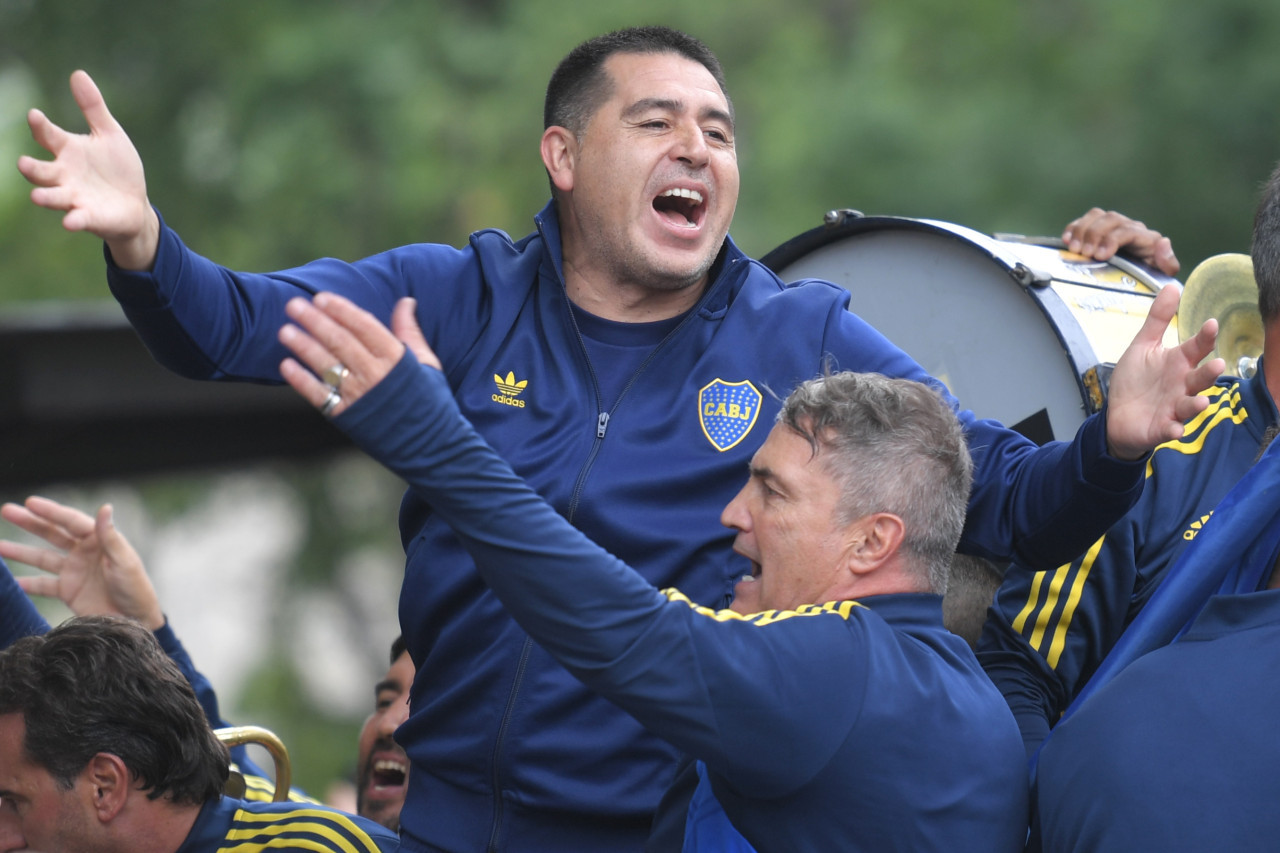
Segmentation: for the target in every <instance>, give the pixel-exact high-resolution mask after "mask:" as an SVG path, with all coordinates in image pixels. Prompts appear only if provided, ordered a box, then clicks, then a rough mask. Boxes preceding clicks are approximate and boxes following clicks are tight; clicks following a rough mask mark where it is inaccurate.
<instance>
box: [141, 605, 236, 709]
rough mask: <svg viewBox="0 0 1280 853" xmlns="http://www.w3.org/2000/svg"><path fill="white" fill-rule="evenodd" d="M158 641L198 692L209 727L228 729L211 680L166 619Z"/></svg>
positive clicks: (158, 634) (157, 632) (156, 632)
mask: <svg viewBox="0 0 1280 853" xmlns="http://www.w3.org/2000/svg"><path fill="white" fill-rule="evenodd" d="M154 633H155V637H156V640H157V641H159V643H160V648H162V649H164V653H165V654H166V655H168V656H169V659H170V660H172V661H173V662H174V663H175V664H177V665H178V669H179V670H181V671H182V676H183V677H184V678H185V679H187V683H188V684H190V685H191V689H192V690H194V691H195V692H196V698H197V699H199V700H200V707H201V708H203V709H204V715H205V716H206V717H207V718H208V719H209V725H210V726H212V727H213V728H215V729H222V728H226V727H227V726H229V725H231V724H230V723H228V722H227V721H226V720H224V719H222V716H221V714H220V712H219V711H218V695H217V694H216V693H214V691H213V685H212V684H210V683H209V679H207V678H205V677H204V675H203V674H202V673H201V672H200V671H199V670H197V669H196V666H195V664H194V663H193V662H192V661H191V655H189V654H187V649H186V647H185V646H183V645H182V641H181V640H179V639H178V635H177V634H175V633H174V632H173V628H172V627H171V626H170V625H169V621H168V620H167V619H166V620H165V623H164V625H163V626H161V627H160V628H159V629H158V630H156V631H155V632H154Z"/></svg>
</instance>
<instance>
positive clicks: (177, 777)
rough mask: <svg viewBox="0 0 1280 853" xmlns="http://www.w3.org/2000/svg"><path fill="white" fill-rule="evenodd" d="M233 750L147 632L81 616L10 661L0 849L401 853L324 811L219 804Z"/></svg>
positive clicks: (3, 693) (16, 649) (390, 840)
mask: <svg viewBox="0 0 1280 853" xmlns="http://www.w3.org/2000/svg"><path fill="white" fill-rule="evenodd" d="M227 761H228V759H227V751H226V748H225V747H223V745H222V744H221V743H220V742H219V741H218V739H217V738H216V737H215V736H214V734H213V731H212V729H210V727H209V723H208V721H207V720H206V719H205V715H204V710H203V709H202V708H201V707H200V703H199V702H198V701H197V700H196V697H195V693H194V692H193V691H192V689H191V685H189V684H188V683H187V681H186V679H185V678H184V677H183V675H182V673H181V672H179V670H178V668H177V667H176V666H175V665H174V664H173V662H172V661H170V660H169V658H167V657H166V656H165V654H164V651H163V650H162V649H161V648H160V646H159V644H158V643H156V641H155V638H154V637H153V636H152V635H151V633H150V632H149V631H147V630H146V629H145V628H143V627H142V626H141V625H138V624H137V623H135V622H133V621H132V620H129V619H122V618H119V617H114V616H83V617H74V618H72V619H70V620H68V621H66V622H64V623H63V624H61V625H59V626H58V627H57V628H54V629H53V630H51V631H50V632H49V633H47V634H44V635H39V636H32V637H25V638H23V639H21V640H18V641H17V642H16V643H14V644H13V645H12V646H10V647H9V648H7V649H5V650H4V651H2V652H0V840H2V841H3V843H4V845H6V846H5V847H4V848H3V849H5V850H17V849H24V848H27V847H31V848H34V849H37V850H40V851H42V853H72V851H75V853H97V851H104V852H105V851H121V853H123V851H130V853H175V851H181V853H198V851H205V850H208V851H214V850H218V849H222V848H224V846H225V845H226V844H227V843H228V842H229V841H234V843H235V844H236V845H242V846H239V848H238V849H243V850H254V849H262V848H265V847H268V846H269V847H271V848H273V849H281V850H310V851H316V850H321V851H324V850H331V851H335V853H337V852H338V851H342V853H353V851H366V852H367V853H374V851H393V850H396V849H398V847H399V845H398V840H397V839H396V837H395V835H393V834H392V833H390V832H388V831H387V830H386V829H384V828H383V827H381V826H378V825H377V824H374V823H372V822H369V821H364V820H361V819H359V818H355V817H352V816H350V815H345V814H343V813H342V812H339V811H335V810H333V809H328V808H325V807H323V806H312V805H303V804H298V803H290V802H285V803H251V802H249V801H247V800H234V799H230V798H228V797H224V796H223V795H222V790H223V785H224V784H225V782H226V779H227V772H228V771H227Z"/></svg>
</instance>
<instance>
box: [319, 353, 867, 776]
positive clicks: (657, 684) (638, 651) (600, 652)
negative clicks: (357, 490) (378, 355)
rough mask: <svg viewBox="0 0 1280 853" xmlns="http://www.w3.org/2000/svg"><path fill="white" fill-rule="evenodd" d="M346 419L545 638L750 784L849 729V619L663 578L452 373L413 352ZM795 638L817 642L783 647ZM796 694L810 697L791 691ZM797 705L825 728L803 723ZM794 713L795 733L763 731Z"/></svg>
mask: <svg viewBox="0 0 1280 853" xmlns="http://www.w3.org/2000/svg"><path fill="white" fill-rule="evenodd" d="M334 422H335V424H336V425H337V426H338V427H339V428H340V429H342V430H343V431H345V432H347V433H348V434H349V435H350V436H351V437H352V438H353V439H354V440H355V441H356V442H357V443H358V444H359V445H361V446H362V447H363V448H364V449H365V450H366V451H368V452H369V453H370V454H371V455H372V456H374V458H376V459H377V460H378V461H379V462H381V463H383V464H384V465H386V466H387V467H389V468H390V469H391V470H392V471H394V472H395V473H397V474H399V475H400V476H401V477H403V478H404V479H405V480H406V481H407V482H408V483H409V485H410V487H411V488H413V489H414V490H415V491H417V492H418V493H419V494H420V495H421V496H422V497H423V498H424V499H426V500H427V501H429V502H430V503H431V504H432V506H433V508H434V510H435V511H436V512H437V513H438V514H439V515H440V516H442V517H444V518H445V519H446V520H447V521H448V523H449V524H450V526H451V527H453V529H454V531H455V532H456V533H457V534H458V537H459V539H460V540H461V541H462V542H463V544H464V545H465V546H466V548H467V550H468V551H469V552H470V553H471V555H472V557H473V558H474V560H475V563H476V567H477V569H478V570H479V572H480V574H481V575H482V576H483V578H484V579H485V581H486V583H488V584H489V586H490V587H491V588H492V589H493V591H494V593H495V594H496V595H497V597H498V598H499V599H500V600H501V601H502V602H503V605H504V606H505V607H506V608H507V610H508V612H509V613H510V614H511V615H512V617H513V618H514V619H515V620H516V621H517V622H518V623H519V624H520V625H521V627H523V628H524V629H525V630H526V631H528V633H529V635H530V636H531V637H533V638H534V639H535V640H536V641H537V642H538V643H539V645H541V646H542V647H543V648H544V649H546V650H547V651H548V652H550V653H551V654H552V655H553V656H555V657H556V659H557V660H559V661H560V663H561V664H563V665H564V666H565V667H566V668H567V669H568V670H569V671H570V672H572V673H573V674H574V675H575V676H576V677H577V678H579V679H580V680H582V681H583V682H584V683H585V684H586V685H587V686H588V687H589V688H591V689H592V690H595V691H597V692H599V693H600V694H602V695H604V696H605V697H607V698H609V699H610V700H611V701H613V702H615V703H616V704H618V705H619V706H621V707H622V708H624V709H625V710H626V711H627V712H628V713H630V714H631V715H632V716H634V717H635V718H636V719H637V720H639V721H640V722H641V723H642V724H643V725H645V726H646V727H647V728H649V729H650V730H651V731H653V732H654V733H656V734H658V735H659V736H660V737H663V738H664V739H666V740H668V741H669V742H671V743H672V744H674V745H675V746H677V747H678V748H680V749H682V750H684V751H686V752H689V753H691V754H694V755H697V756H698V757H699V758H701V759H703V760H704V761H705V762H706V763H707V765H708V766H709V767H712V768H713V769H715V770H717V771H719V772H721V773H723V774H725V775H726V776H728V777H731V778H733V779H734V782H735V785H741V786H742V788H743V790H744V791H753V792H754V793H756V794H758V795H762V796H769V795H775V796H776V795H781V794H782V793H785V792H787V791H789V790H792V789H794V788H795V787H796V786H798V785H799V784H801V783H802V782H804V781H807V780H808V779H809V778H810V777H811V776H812V775H813V774H815V773H816V772H817V771H818V770H819V769H820V768H821V767H822V766H825V764H826V762H827V761H828V760H829V757H830V755H831V754H832V752H833V751H834V750H835V749H836V747H837V745H838V744H839V743H840V742H841V741H842V740H843V739H844V737H846V736H847V732H848V729H849V727H850V726H851V725H852V719H853V716H854V715H855V714H856V712H857V710H856V709H858V708H860V707H861V701H860V696H861V690H862V684H861V682H860V679H859V677H858V673H859V667H858V664H857V663H856V662H855V661H852V660H850V659H849V658H850V656H851V655H850V652H849V650H850V649H854V648H856V644H854V643H851V642H850V640H849V632H850V630H851V629H850V627H849V625H848V622H847V621H846V620H844V619H838V618H830V617H826V616H823V617H816V618H813V617H800V618H794V619H779V620H777V621H773V622H771V623H770V624H767V625H765V624H761V622H759V621H752V620H747V619H743V618H742V617H739V616H738V615H737V614H734V613H730V612H728V611H712V610H709V609H707V608H701V607H695V606H693V605H692V604H691V603H689V602H688V601H687V599H684V597H683V596H681V595H679V594H678V593H675V592H674V591H670V592H669V593H668V594H664V593H662V592H659V591H658V590H656V589H654V588H653V586H651V585H650V584H649V583H648V582H647V581H645V580H644V579H643V578H642V577H640V575H639V574H637V573H636V572H635V571H633V570H632V569H631V568H630V567H628V566H627V565H625V564H623V563H622V562H621V561H619V560H618V559H617V558H615V557H613V556H612V555H610V554H608V553H607V552H605V551H604V550H603V549H601V548H599V547H598V546H596V545H595V544H594V543H592V542H590V541H589V540H588V539H587V538H586V537H585V536H584V535H583V534H582V533H580V532H579V531H578V530H576V529H575V528H573V527H572V526H570V525H569V523H568V522H567V521H565V520H564V519H563V518H562V517H561V516H560V515H558V514H557V513H556V512H555V511H554V510H553V509H552V508H551V507H550V506H548V505H547V504H546V503H545V502H544V501H543V500H542V499H541V498H540V497H538V496H537V495H536V494H535V493H534V492H533V491H532V490H531V489H530V488H529V487H528V486H527V485H525V483H524V482H523V481H522V480H520V479H519V478H518V477H516V475H515V474H514V473H513V472H512V471H511V469H510V467H509V466H508V465H507V464H506V463H505V462H504V461H503V460H501V459H500V458H499V457H498V456H497V455H496V454H495V453H494V452H493V450H491V449H490V448H489V447H488V445H487V444H485V443H484V441H483V439H481V438H480V437H479V435H477V434H476V432H475V431H474V429H472V427H471V425H470V424H469V423H468V422H467V421H466V420H465V419H463V417H462V416H461V414H460V413H459V412H458V410H457V408H456V406H455V405H454V403H453V400H452V397H451V395H450V393H449V388H448V385H447V384H446V382H445V381H444V378H443V376H442V375H441V374H440V373H439V372H438V371H435V370H432V369H429V368H423V367H421V366H420V365H418V364H417V363H416V362H415V361H413V359H412V357H411V356H409V355H406V356H405V358H404V359H403V360H402V361H401V362H400V363H399V364H398V365H397V366H396V367H395V368H394V369H393V370H392V372H391V373H390V374H389V375H388V376H387V378H386V379H384V380H383V381H382V382H381V383H379V385H377V386H376V387H375V388H374V389H373V390H371V391H370V392H368V393H367V394H366V395H365V397H363V398H362V399H361V400H359V401H358V402H357V403H356V404H355V405H353V406H352V407H351V409H349V410H348V411H346V412H344V413H343V414H342V415H340V416H339V417H337V418H335V421H334ZM764 621H768V620H764ZM832 635H835V636H832ZM796 644H803V645H804V646H805V648H806V653H805V654H792V653H788V652H787V651H786V650H785V649H786V648H788V647H794V646H795V645H796ZM831 672H841V673H844V674H845V675H844V676H843V677H841V678H838V679H832V678H830V677H829V674H830V673H831ZM795 695H804V696H805V697H806V701H804V702H799V703H797V702H795V701H793V700H792V698H788V699H787V700H786V701H783V700H781V699H780V697H794V696H795ZM797 704H798V705H799V706H801V707H800V708H799V709H797ZM798 714H799V715H806V714H811V715H813V717H814V720H815V723H814V725H803V724H799V725H797V715H798ZM819 718H820V719H821V723H819V722H818V720H819ZM784 721H785V722H786V723H787V730H788V732H789V737H788V738H772V739H763V740H761V739H760V738H759V737H758V733H759V732H760V731H769V730H777V729H778V728H779V727H780V726H782V725H783V723H784Z"/></svg>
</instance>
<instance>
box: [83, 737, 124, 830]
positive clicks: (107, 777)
mask: <svg viewBox="0 0 1280 853" xmlns="http://www.w3.org/2000/svg"><path fill="white" fill-rule="evenodd" d="M81 778H82V779H84V781H85V784H87V785H88V786H89V796H90V797H91V801H92V806H93V810H94V812H95V814H97V816H98V821H99V822H101V823H110V822H111V821H112V820H114V819H115V816H116V815H118V814H119V813H120V810H121V809H123V808H124V805H125V801H126V800H128V798H129V792H130V790H132V788H133V774H132V773H130V772H129V768H128V767H126V766H125V763H124V760H123V759H121V758H120V756H118V755H113V754H112V753H110V752H99V753H98V754H97V755H95V756H94V757H93V758H90V759H89V765H88V766H87V767H86V768H85V770H84V773H83V774H81Z"/></svg>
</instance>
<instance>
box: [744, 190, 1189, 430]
mask: <svg viewBox="0 0 1280 853" xmlns="http://www.w3.org/2000/svg"><path fill="white" fill-rule="evenodd" d="M826 221H827V223H828V224H827V225H825V226H823V227H820V228H815V229H813V230H812V231H807V232H805V233H804V234H801V235H800V236H798V237H796V238H794V239H792V240H789V241H787V242H786V243H784V244H782V245H781V246H779V247H778V248H777V249H774V250H773V251H772V252H770V253H769V254H768V255H766V256H765V257H764V258H762V262H763V263H764V264H765V265H766V266H768V267H769V268H770V269H772V270H773V271H774V272H775V273H777V274H778V276H779V277H781V278H782V280H783V281H787V282H793V281H799V280H801V279H807V278H820V279H825V280H827V281H831V282H834V283H835V284H838V285H840V286H841V287H843V288H845V289H846V290H848V291H849V292H850V293H851V294H852V297H851V299H850V303H849V308H850V310H852V311H854V312H855V313H857V314H858V315H859V316H860V317H862V318H863V319H864V320H866V321H867V322H868V323H870V324H871V325H872V326H874V327H875V328H876V329H878V330H879V331H880V332H881V333H883V334H884V335H885V336H886V337H887V338H889V340H891V341H893V342H894V343H895V344H897V345H898V346H899V347H901V348H902V349H903V350H905V351H906V352H907V353H909V354H910V355H911V356H912V357H913V358H914V359H915V360H916V361H917V362H919V363H920V365H921V366H922V367H924V369H925V370H927V371H928V372H929V373H931V374H932V375H933V376H935V377H937V378H938V379H940V380H942V381H943V382H944V383H946V385H947V387H948V388H949V389H950V390H951V393H952V394H954V395H955V396H956V397H957V398H958V399H959V400H960V402H961V404H962V405H963V406H964V407H965V408H968V409H971V410H972V411H973V412H975V413H976V414H977V415H978V416H979V417H984V418H995V419H996V420H999V421H1001V422H1002V423H1005V424H1007V425H1009V426H1011V427H1013V428H1014V429H1017V430H1018V431H1019V432H1021V433H1023V434H1024V435H1026V436H1027V437H1028V438H1030V439H1032V440H1033V441H1036V442H1038V443H1041V444H1043V443H1044V442H1046V441H1049V440H1052V439H1064V438H1065V439H1070V438H1071V436H1072V435H1074V434H1075V432H1076V430H1077V428H1078V427H1079V426H1080V424H1081V423H1083V422H1084V419H1085V418H1086V417H1087V416H1088V415H1089V414H1092V413H1093V412H1096V411H1098V410H1099V409H1100V408H1101V406H1102V402H1103V399H1104V398H1105V396H1106V390H1107V382H1108V379H1109V378H1110V375H1111V369H1112V367H1113V366H1114V364H1115V361H1116V359H1118V358H1119V357H1120V354H1121V353H1122V352H1124V349H1125V347H1127V346H1128V345H1129V342H1130V341H1131V340H1132V339H1133V336H1134V335H1135V334H1137V331H1138V329H1139V328H1140V327H1141V326H1142V323H1143V320H1144V319H1145V318H1146V315H1147V310H1148V309H1149V308H1150V306H1151V302H1152V300H1153V299H1154V298H1155V294H1156V293H1157V292H1158V291H1159V290H1160V288H1162V287H1163V286H1165V285H1167V284H1174V285H1178V282H1177V280H1176V279H1172V278H1169V277H1168V276H1165V275H1163V274H1161V273H1158V272H1155V271H1152V270H1150V269H1148V268H1146V267H1144V266H1142V265H1140V264H1137V263H1134V262H1132V261H1127V260H1125V259H1123V258H1114V259H1112V260H1111V261H1108V262H1101V261H1094V260H1091V259H1088V258H1084V257H1082V256H1080V255H1076V254H1073V253H1071V252H1069V251H1067V250H1066V249H1065V248H1063V245H1062V241H1061V240H1057V239H1054V238H1042V237H1022V236H1019V235H1008V234H1000V235H987V234H982V233H979V232H977V231H974V230H972V229H969V228H965V227H962V226H960V225H955V224H952V223H949V222H938V221H934V220H929V219H908V218H903V217H896V216H862V215H861V214H859V213H857V212H856V211H832V212H831V213H828V214H827V216H826ZM1178 286H1179V287H1180V285H1178ZM1177 343H1178V336H1177V329H1176V327H1174V326H1171V327H1170V329H1169V331H1168V332H1167V333H1166V335H1165V344H1166V345H1167V346H1176V345H1177Z"/></svg>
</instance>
